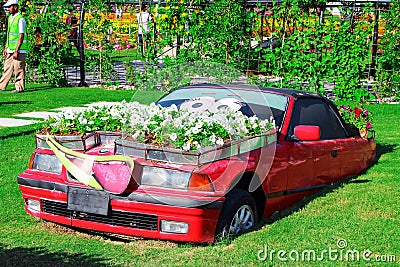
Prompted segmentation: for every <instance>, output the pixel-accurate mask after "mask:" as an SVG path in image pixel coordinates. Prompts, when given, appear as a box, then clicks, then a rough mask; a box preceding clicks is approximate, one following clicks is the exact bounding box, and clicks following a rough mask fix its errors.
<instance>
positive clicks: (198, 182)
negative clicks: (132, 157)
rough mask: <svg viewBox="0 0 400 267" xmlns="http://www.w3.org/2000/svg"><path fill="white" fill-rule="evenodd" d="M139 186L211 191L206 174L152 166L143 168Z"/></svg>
mask: <svg viewBox="0 0 400 267" xmlns="http://www.w3.org/2000/svg"><path fill="white" fill-rule="evenodd" d="M140 184H141V185H151V186H159V187H167V188H176V189H189V190H197V191H213V187H212V184H211V181H210V178H209V177H208V175H206V174H199V173H193V174H192V173H191V172H183V171H177V170H170V169H164V168H158V167H152V166H144V167H143V171H142V177H141V182H140Z"/></svg>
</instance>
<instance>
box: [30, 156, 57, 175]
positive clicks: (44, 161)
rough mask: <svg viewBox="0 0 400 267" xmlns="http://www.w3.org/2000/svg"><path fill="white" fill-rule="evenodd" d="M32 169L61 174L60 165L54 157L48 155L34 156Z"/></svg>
mask: <svg viewBox="0 0 400 267" xmlns="http://www.w3.org/2000/svg"><path fill="white" fill-rule="evenodd" d="M31 166H32V169H35V170H40V171H45V172H52V173H58V174H60V173H61V169H62V164H61V162H60V161H59V160H58V159H57V157H56V156H55V155H49V154H35V156H34V157H33V162H32V165H31Z"/></svg>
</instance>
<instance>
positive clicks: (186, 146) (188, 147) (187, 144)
mask: <svg viewBox="0 0 400 267" xmlns="http://www.w3.org/2000/svg"><path fill="white" fill-rule="evenodd" d="M182 149H183V150H185V151H189V150H190V142H187V143H185V144H184V145H183V147H182Z"/></svg>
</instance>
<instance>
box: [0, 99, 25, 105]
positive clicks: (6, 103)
mask: <svg viewBox="0 0 400 267" xmlns="http://www.w3.org/2000/svg"><path fill="white" fill-rule="evenodd" d="M15 104H32V101H29V100H22V101H8V102H0V106H2V105H15Z"/></svg>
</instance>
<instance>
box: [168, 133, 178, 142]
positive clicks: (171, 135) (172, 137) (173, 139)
mask: <svg viewBox="0 0 400 267" xmlns="http://www.w3.org/2000/svg"><path fill="white" fill-rule="evenodd" d="M176 138H178V135H177V134H176V133H172V134H169V139H171V140H172V141H175V140H176Z"/></svg>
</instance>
